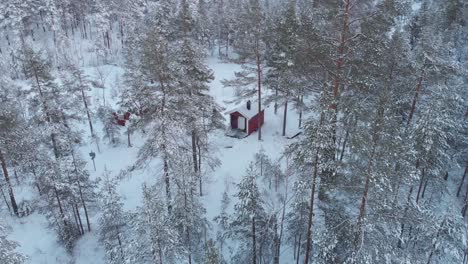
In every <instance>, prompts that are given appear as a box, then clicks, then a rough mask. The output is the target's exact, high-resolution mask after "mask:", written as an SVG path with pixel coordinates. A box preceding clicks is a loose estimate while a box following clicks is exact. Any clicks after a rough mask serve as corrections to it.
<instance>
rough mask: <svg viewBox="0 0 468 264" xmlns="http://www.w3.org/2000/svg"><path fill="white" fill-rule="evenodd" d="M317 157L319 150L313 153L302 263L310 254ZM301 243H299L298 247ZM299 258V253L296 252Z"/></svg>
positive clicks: (306, 262) (307, 260) (307, 259)
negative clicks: (304, 250)
mask: <svg viewBox="0 0 468 264" xmlns="http://www.w3.org/2000/svg"><path fill="white" fill-rule="evenodd" d="M318 159H319V152H318V151H317V153H316V154H315V160H314V176H313V178H312V191H311V192H310V203H309V221H308V223H307V236H306V239H307V243H306V253H305V259H304V264H309V259H310V256H311V247H312V224H313V217H314V199H315V187H316V183H317V174H318ZM300 247H301V245H300V244H299V248H300ZM298 259H299V254H298Z"/></svg>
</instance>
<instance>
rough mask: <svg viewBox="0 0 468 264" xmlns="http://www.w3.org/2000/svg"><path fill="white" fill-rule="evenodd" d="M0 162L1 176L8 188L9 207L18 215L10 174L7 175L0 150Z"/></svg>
mask: <svg viewBox="0 0 468 264" xmlns="http://www.w3.org/2000/svg"><path fill="white" fill-rule="evenodd" d="M0 163H1V164H2V170H3V176H4V177H5V182H6V184H7V188H8V195H10V201H11V207H12V208H13V212H14V213H15V215H16V216H18V204H17V203H16V199H15V194H14V192H13V186H12V185H11V181H10V176H9V175H8V169H7V166H6V162H5V157H4V156H3V153H2V152H1V151H0Z"/></svg>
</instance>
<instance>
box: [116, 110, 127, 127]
mask: <svg viewBox="0 0 468 264" xmlns="http://www.w3.org/2000/svg"><path fill="white" fill-rule="evenodd" d="M130 115H131V114H130V112H125V114H124V116H123V119H120V117H119V115H117V113H116V112H113V113H112V116H113V117H114V119H115V121H117V124H118V125H119V126H125V123H126V121H128V120H130Z"/></svg>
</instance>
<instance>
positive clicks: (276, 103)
mask: <svg viewBox="0 0 468 264" xmlns="http://www.w3.org/2000/svg"><path fill="white" fill-rule="evenodd" d="M273 113H274V114H275V115H276V114H277V113H278V87H275V105H274V112H273Z"/></svg>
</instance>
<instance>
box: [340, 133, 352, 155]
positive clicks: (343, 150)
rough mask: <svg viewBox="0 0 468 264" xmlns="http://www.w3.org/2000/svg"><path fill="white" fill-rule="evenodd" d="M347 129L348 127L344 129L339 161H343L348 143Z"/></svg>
mask: <svg viewBox="0 0 468 264" xmlns="http://www.w3.org/2000/svg"><path fill="white" fill-rule="evenodd" d="M349 129H350V128H348V129H346V134H345V137H344V140H343V147H342V148H341V153H340V161H343V156H344V152H345V150H346V143H348V137H349Z"/></svg>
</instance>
